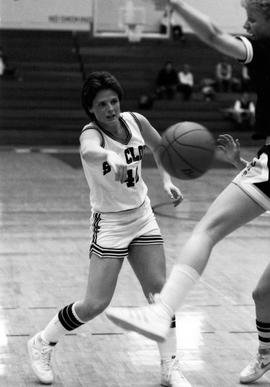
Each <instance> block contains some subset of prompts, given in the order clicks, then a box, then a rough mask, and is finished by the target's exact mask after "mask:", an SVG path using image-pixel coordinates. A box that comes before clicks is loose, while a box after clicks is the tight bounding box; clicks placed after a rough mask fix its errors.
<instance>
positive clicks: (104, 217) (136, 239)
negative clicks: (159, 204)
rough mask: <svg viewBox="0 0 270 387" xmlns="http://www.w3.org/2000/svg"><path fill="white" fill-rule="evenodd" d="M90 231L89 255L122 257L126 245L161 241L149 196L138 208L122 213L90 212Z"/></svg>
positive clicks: (158, 242)
mask: <svg viewBox="0 0 270 387" xmlns="http://www.w3.org/2000/svg"><path fill="white" fill-rule="evenodd" d="M91 231H92V240H91V244H90V249H89V253H90V257H91V254H96V255H97V256H98V257H100V258H125V257H127V256H128V252H129V247H130V246H147V245H162V244H163V238H162V236H161V233H160V229H159V226H158V224H157V221H156V218H155V215H154V213H153V211H152V208H151V205H150V201H149V199H148V200H146V201H145V203H143V205H142V206H140V207H139V208H135V209H132V210H129V211H125V212H122V213H115V214H112V213H109V214H106V213H97V212H94V213H93V214H92V217H91Z"/></svg>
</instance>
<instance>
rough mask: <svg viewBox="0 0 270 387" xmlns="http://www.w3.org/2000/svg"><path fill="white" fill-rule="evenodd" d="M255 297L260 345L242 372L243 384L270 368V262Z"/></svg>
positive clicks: (257, 377) (254, 294)
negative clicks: (253, 357)
mask: <svg viewBox="0 0 270 387" xmlns="http://www.w3.org/2000/svg"><path fill="white" fill-rule="evenodd" d="M253 299H254V302H255V308H256V327H257V331H258V344H259V345H258V352H257V354H256V356H255V359H254V360H252V361H251V362H250V363H249V364H248V365H247V366H246V367H245V368H244V369H243V370H242V372H241V373H240V382H241V383H243V384H248V383H253V382H255V381H256V380H258V379H259V378H260V377H262V376H263V375H264V374H265V373H266V372H267V371H269V370H270V308H269V305H270V264H268V266H267V267H266V269H265V270H264V273H263V274H262V276H261V278H260V280H259V282H258V284H257V286H256V288H255V290H254V291H253Z"/></svg>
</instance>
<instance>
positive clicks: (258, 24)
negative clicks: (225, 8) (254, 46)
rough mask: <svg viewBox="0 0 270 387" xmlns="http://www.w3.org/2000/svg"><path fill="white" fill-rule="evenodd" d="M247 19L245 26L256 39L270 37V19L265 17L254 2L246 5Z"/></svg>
mask: <svg viewBox="0 0 270 387" xmlns="http://www.w3.org/2000/svg"><path fill="white" fill-rule="evenodd" d="M246 13H247V20H246V22H245V24H244V28H245V30H246V31H247V33H248V34H249V35H251V36H253V37H254V38H255V39H263V38H267V37H270V19H267V18H265V16H264V15H263V14H262V12H261V11H260V10H259V9H258V8H257V7H255V6H254V5H252V4H249V3H247V6H246Z"/></svg>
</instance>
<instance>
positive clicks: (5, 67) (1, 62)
mask: <svg viewBox="0 0 270 387" xmlns="http://www.w3.org/2000/svg"><path fill="white" fill-rule="evenodd" d="M0 78H2V79H19V80H20V78H18V74H17V68H16V67H12V66H10V65H9V63H8V58H7V56H6V55H5V54H4V51H3V48H2V47H0Z"/></svg>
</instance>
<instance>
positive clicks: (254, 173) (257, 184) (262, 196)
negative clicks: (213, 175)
mask: <svg viewBox="0 0 270 387" xmlns="http://www.w3.org/2000/svg"><path fill="white" fill-rule="evenodd" d="M269 167H270V145H265V146H263V147H262V148H261V149H260V150H259V152H258V157H254V159H253V160H252V162H251V163H249V164H248V165H247V167H246V168H244V169H243V170H242V171H241V172H240V173H239V174H238V175H237V176H236V177H235V179H234V180H233V183H234V184H236V185H238V186H239V187H240V188H241V189H242V190H243V191H244V192H246V194H247V195H249V196H250V197H251V198H252V199H253V200H254V201H255V202H257V203H258V204H259V205H260V206H261V207H262V208H264V209H265V210H266V211H269V210H270V181H269V169H270V168H269Z"/></svg>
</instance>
